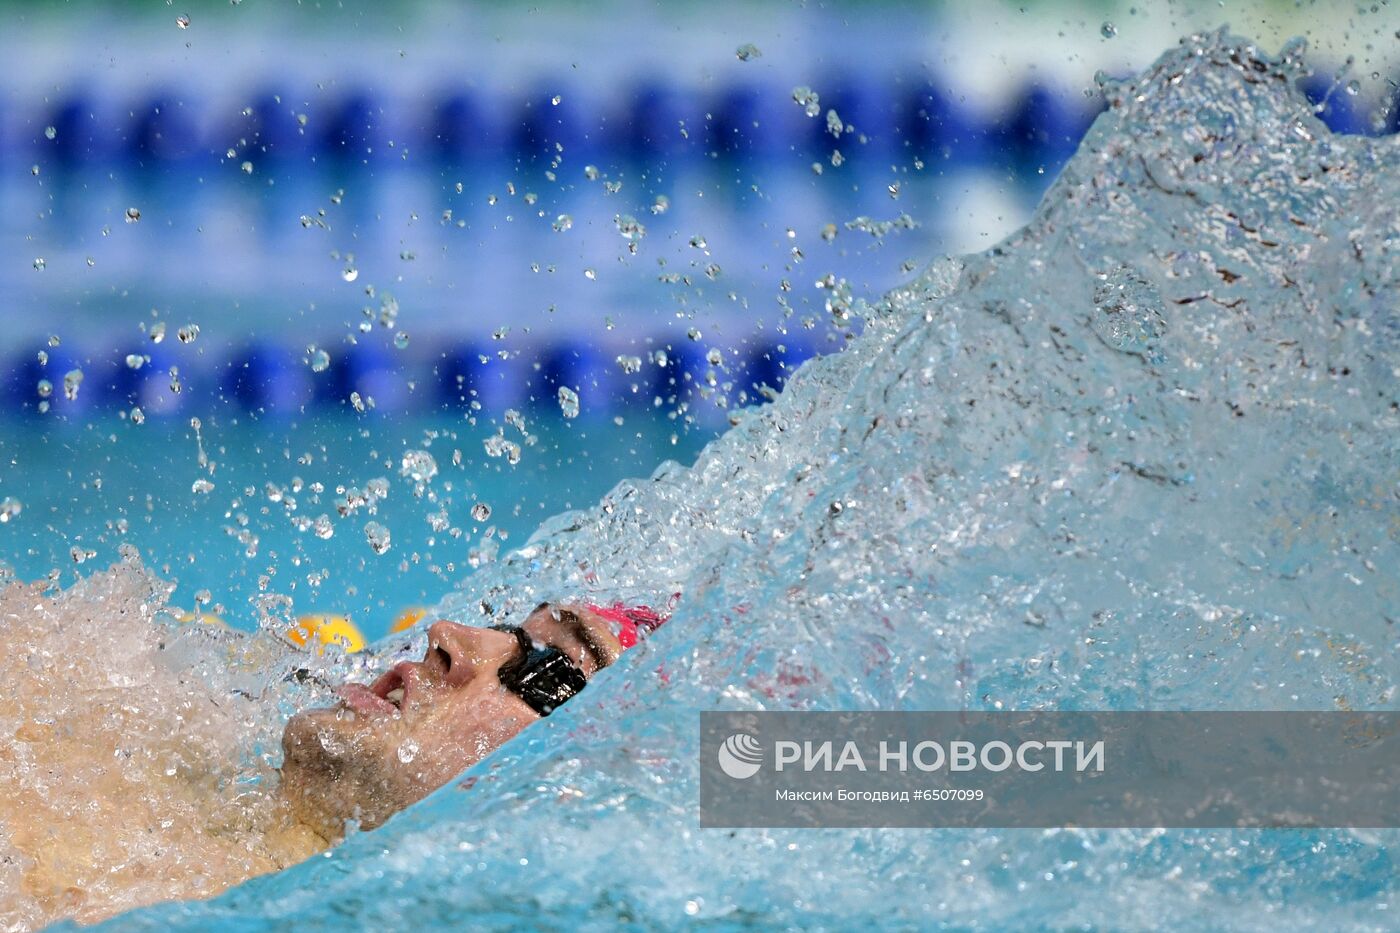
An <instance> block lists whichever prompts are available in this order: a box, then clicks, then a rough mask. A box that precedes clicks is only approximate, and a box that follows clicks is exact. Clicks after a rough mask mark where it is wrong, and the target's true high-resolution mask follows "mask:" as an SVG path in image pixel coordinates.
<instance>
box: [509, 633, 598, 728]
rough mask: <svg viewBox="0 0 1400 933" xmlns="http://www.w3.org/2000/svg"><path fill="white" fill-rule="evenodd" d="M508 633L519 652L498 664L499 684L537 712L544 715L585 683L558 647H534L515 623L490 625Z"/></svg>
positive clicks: (556, 707) (561, 703) (580, 673)
mask: <svg viewBox="0 0 1400 933" xmlns="http://www.w3.org/2000/svg"><path fill="white" fill-rule="evenodd" d="M491 628H493V629H495V630H496V631H498V632H509V633H510V634H512V635H514V636H515V638H516V641H517V642H519V644H520V653H519V654H518V655H516V656H515V657H514V658H512V659H511V660H510V661H508V662H506V663H505V664H502V665H501V669H500V671H499V672H498V673H497V677H498V678H499V679H500V681H501V686H503V687H505V688H506V689H507V690H509V691H510V692H511V693H514V694H515V695H516V696H518V697H520V699H522V700H524V701H525V703H526V704H527V705H528V706H529V707H530V708H531V709H533V710H534V711H535V712H537V713H539V714H540V715H541V716H548V715H549V714H550V713H552V712H554V711H555V710H556V709H558V708H559V707H560V706H562V705H563V704H564V703H566V702H568V701H569V700H570V699H572V698H573V696H574V694H576V693H578V692H579V691H580V690H582V689H583V688H584V687H585V686H586V685H587V684H588V678H587V677H585V676H584V674H583V671H581V670H579V669H578V665H576V664H574V662H573V661H570V660H569V658H568V656H567V655H566V654H564V652H562V651H560V650H559V649H558V648H552V647H536V645H535V642H534V639H532V638H531V637H530V635H529V633H528V632H526V631H525V630H524V629H523V628H520V627H519V626H516V625H493V626H491Z"/></svg>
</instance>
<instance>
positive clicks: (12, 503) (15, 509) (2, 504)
mask: <svg viewBox="0 0 1400 933" xmlns="http://www.w3.org/2000/svg"><path fill="white" fill-rule="evenodd" d="M23 511H24V504H23V503H22V502H20V501H19V500H18V499H16V498H14V497H13V496H6V497H5V498H3V499H0V525H5V524H8V523H9V522H10V520H11V519H14V518H18V517H19V513H20V512H23Z"/></svg>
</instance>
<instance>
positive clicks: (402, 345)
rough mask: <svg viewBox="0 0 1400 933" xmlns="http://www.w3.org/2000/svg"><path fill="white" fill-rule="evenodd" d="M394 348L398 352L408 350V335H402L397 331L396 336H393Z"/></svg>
mask: <svg viewBox="0 0 1400 933" xmlns="http://www.w3.org/2000/svg"><path fill="white" fill-rule="evenodd" d="M394 346H395V348H397V349H399V350H407V349H408V334H406V333H404V332H403V331H399V332H398V333H397V334H395V335H394Z"/></svg>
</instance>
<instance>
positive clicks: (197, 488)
mask: <svg viewBox="0 0 1400 933" xmlns="http://www.w3.org/2000/svg"><path fill="white" fill-rule="evenodd" d="M213 491H214V484H213V483H211V482H210V481H209V480H207V479H205V478H204V477H202V476H201V477H200V478H199V479H197V480H195V481H194V482H193V483H191V484H190V492H193V493H197V494H199V495H201V496H204V495H208V494H209V493H211V492H213Z"/></svg>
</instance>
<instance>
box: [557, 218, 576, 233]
mask: <svg viewBox="0 0 1400 933" xmlns="http://www.w3.org/2000/svg"><path fill="white" fill-rule="evenodd" d="M573 226H574V219H573V218H572V217H570V216H569V215H568V214H560V215H559V216H558V217H556V218H554V232H555V233H563V232H564V231H565V230H569V229H572V228H573Z"/></svg>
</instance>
